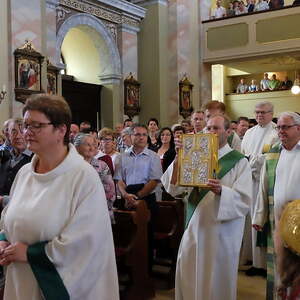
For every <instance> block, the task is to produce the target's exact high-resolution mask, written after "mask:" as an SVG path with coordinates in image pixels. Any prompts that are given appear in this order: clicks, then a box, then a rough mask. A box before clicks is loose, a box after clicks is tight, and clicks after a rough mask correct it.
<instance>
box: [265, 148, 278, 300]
mask: <svg viewBox="0 0 300 300" xmlns="http://www.w3.org/2000/svg"><path fill="white" fill-rule="evenodd" d="M280 152H281V146H280V144H276V145H274V146H273V147H272V148H271V149H270V151H269V152H268V153H267V154H266V168H267V169H266V171H267V176H268V222H267V224H266V225H265V226H264V227H266V228H267V297H266V299H267V300H273V299H274V293H275V292H276V291H275V290H274V274H275V272H274V269H275V268H274V267H275V254H274V242H273V232H274V227H275V223H274V186H275V177H276V167H277V164H278V161H279V157H280Z"/></svg>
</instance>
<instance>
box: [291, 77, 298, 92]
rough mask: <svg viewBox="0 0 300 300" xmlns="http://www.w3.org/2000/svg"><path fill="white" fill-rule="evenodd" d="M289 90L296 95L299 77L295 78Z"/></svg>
mask: <svg viewBox="0 0 300 300" xmlns="http://www.w3.org/2000/svg"><path fill="white" fill-rule="evenodd" d="M291 91H292V93H293V94H294V95H298V94H299V93H300V79H299V78H296V79H295V81H294V84H293V86H292V89H291Z"/></svg>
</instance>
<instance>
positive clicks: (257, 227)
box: [252, 224, 263, 231]
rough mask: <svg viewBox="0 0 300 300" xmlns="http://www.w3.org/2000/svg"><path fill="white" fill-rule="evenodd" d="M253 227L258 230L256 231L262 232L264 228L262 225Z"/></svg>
mask: <svg viewBox="0 0 300 300" xmlns="http://www.w3.org/2000/svg"><path fill="white" fill-rule="evenodd" d="M252 227H253V228H254V229H255V230H256V231H262V230H263V229H262V227H261V226H260V225H257V224H253V225H252Z"/></svg>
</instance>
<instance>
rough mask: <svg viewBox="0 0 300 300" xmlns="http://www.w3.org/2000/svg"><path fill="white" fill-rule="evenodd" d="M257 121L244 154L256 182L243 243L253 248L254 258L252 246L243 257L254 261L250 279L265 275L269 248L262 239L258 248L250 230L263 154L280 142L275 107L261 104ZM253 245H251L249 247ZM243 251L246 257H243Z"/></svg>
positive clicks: (247, 136) (246, 137) (247, 135)
mask: <svg viewBox="0 0 300 300" xmlns="http://www.w3.org/2000/svg"><path fill="white" fill-rule="evenodd" d="M255 117H256V121H257V123H258V124H257V125H256V126H254V127H252V128H251V129H249V130H247V131H246V133H245V135H244V138H243V141H242V146H241V149H242V153H243V154H245V155H246V156H247V157H248V158H249V162H250V166H251V169H252V179H253V199H252V201H251V210H250V219H249V218H248V221H247V222H246V227H245V237H244V243H246V244H250V245H252V255H251V253H249V252H248V251H249V250H250V249H251V248H250V246H248V247H243V252H242V254H243V257H245V260H249V261H252V267H251V268H250V269H248V270H247V271H246V274H247V275H249V276H254V275H261V276H265V275H266V271H265V270H266V248H265V246H266V245H265V244H264V243H262V242H261V241H260V239H259V244H260V246H259V247H258V246H257V232H256V230H254V229H253V228H252V227H251V221H250V220H251V219H252V218H253V216H254V210H255V206H256V195H257V194H258V188H259V179H260V172H261V168H262V165H263V163H264V158H265V156H264V153H266V152H267V151H268V150H269V149H270V146H271V145H273V144H274V143H275V142H277V141H278V136H277V131H276V129H275V127H276V124H275V123H273V122H272V118H273V105H272V103H270V102H267V101H265V102H260V103H257V104H256V106H255ZM250 241H252V242H251V243H250ZM244 250H245V251H247V253H244Z"/></svg>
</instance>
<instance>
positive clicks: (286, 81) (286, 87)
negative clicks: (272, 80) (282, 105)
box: [280, 76, 293, 90]
mask: <svg viewBox="0 0 300 300" xmlns="http://www.w3.org/2000/svg"><path fill="white" fill-rule="evenodd" d="M292 86H293V82H292V80H290V79H289V78H288V76H285V77H284V80H283V81H282V82H281V86H280V89H282V90H289V89H291V88H292Z"/></svg>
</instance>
